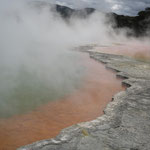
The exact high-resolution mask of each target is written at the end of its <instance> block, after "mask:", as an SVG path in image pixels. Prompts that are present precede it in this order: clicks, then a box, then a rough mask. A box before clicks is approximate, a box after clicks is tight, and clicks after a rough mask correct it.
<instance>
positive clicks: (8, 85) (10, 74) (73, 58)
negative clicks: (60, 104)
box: [0, 53, 85, 118]
mask: <svg viewBox="0 0 150 150" xmlns="http://www.w3.org/2000/svg"><path fill="white" fill-rule="evenodd" d="M80 59H81V58H80V55H79V54H75V53H67V54H61V55H58V56H57V58H56V59H55V61H50V62H49V64H47V65H46V66H45V63H42V61H41V63H40V61H35V62H34V63H33V61H32V64H30V65H29V63H22V64H20V65H18V64H17V67H12V66H11V67H10V66H9V67H8V66H4V65H0V67H1V74H0V83H1V85H0V118H6V117H11V116H13V115H16V114H22V113H26V112H29V111H32V110H34V109H35V108H37V107H38V106H40V105H42V104H46V103H48V102H49V101H54V100H58V99H60V98H62V97H64V96H65V95H67V94H69V93H71V92H73V91H74V90H76V89H78V88H79V87H80V86H81V84H82V78H83V76H84V72H85V67H84V66H83V65H81V63H79V62H80ZM37 62H38V63H37ZM40 64H42V65H41V66H40Z"/></svg>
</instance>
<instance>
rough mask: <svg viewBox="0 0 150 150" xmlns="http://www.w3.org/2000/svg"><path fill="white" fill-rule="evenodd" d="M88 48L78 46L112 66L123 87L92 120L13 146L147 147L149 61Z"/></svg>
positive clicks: (47, 149)
mask: <svg viewBox="0 0 150 150" xmlns="http://www.w3.org/2000/svg"><path fill="white" fill-rule="evenodd" d="M90 48H91V47H81V48H80V50H81V51H84V52H85V51H86V52H88V53H89V55H90V57H91V58H93V59H95V60H97V61H99V62H102V63H105V65H106V67H107V68H110V69H113V70H115V71H116V72H117V76H119V77H122V78H123V79H124V80H123V84H125V85H126V86H127V87H128V88H127V90H126V91H123V92H120V93H118V94H116V95H115V96H114V97H113V98H112V102H110V103H109V104H108V105H107V107H106V109H105V110H104V115H103V116H101V117H98V118H97V119H96V120H93V121H90V122H83V123H80V124H77V125H74V126H72V127H69V128H66V129H64V130H63V131H62V132H61V133H60V135H58V136H57V137H56V138H53V139H49V140H43V141H39V142H35V143H33V144H31V145H27V146H24V147H21V148H18V149H17V150H150V142H149V141H150V63H145V62H142V61H138V60H135V59H133V58H130V57H125V56H121V55H113V54H104V53H98V52H92V51H88V50H89V49H90ZM108 80H109V79H108Z"/></svg>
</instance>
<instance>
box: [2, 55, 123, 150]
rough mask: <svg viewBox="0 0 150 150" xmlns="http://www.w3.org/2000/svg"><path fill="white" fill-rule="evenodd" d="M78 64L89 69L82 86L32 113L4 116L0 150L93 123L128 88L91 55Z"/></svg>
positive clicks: (11, 149) (84, 75) (83, 57)
mask: <svg viewBox="0 0 150 150" xmlns="http://www.w3.org/2000/svg"><path fill="white" fill-rule="evenodd" d="M79 63H80V65H82V66H83V68H86V69H85V70H86V73H85V74H83V77H82V80H81V79H80V80H81V81H80V82H81V84H80V87H78V86H77V87H78V88H76V89H75V90H72V91H70V93H68V94H67V95H65V96H63V97H61V98H58V99H55V101H49V102H48V101H46V102H44V104H42V103H41V104H40V105H39V106H38V107H37V108H36V109H33V110H32V111H31V110H30V111H26V112H24V113H20V114H14V115H13V116H9V117H6V118H4V117H1V119H0V149H1V150H15V149H16V148H17V147H20V146H23V145H26V144H30V143H32V142H35V141H38V140H43V139H48V138H52V137H54V136H56V135H58V134H59V132H60V131H61V130H62V129H63V128H66V127H68V126H70V125H73V124H76V123H79V122H83V121H89V120H93V119H95V118H96V117H98V116H100V115H102V114H103V110H104V108H105V107H106V105H107V103H108V102H110V101H111V99H112V96H113V95H114V94H116V93H117V92H119V91H121V90H124V89H125V87H123V86H122V84H121V79H118V78H116V75H115V73H114V72H113V71H111V70H108V69H106V68H105V66H104V65H103V64H101V63H99V62H96V61H95V60H93V59H90V58H89V56H88V54H81V59H80V60H79ZM78 81H79V80H78Z"/></svg>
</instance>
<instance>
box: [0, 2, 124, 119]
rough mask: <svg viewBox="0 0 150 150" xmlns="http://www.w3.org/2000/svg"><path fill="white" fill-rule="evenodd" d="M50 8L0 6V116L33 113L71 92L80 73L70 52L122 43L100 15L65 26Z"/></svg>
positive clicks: (77, 59) (15, 4) (22, 4)
mask: <svg viewBox="0 0 150 150" xmlns="http://www.w3.org/2000/svg"><path fill="white" fill-rule="evenodd" d="M50 10H53V9H50V6H47V7H46V6H45V7H42V8H36V7H34V6H33V5H31V3H28V1H19V0H18V1H16V0H12V1H9V0H2V1H1V2H0V39H1V40H0V70H1V73H0V116H1V117H7V116H11V115H14V114H17V113H21V112H26V111H29V110H31V109H33V108H36V107H37V106H39V105H40V104H41V103H44V102H47V101H49V100H55V99H58V98H60V97H63V96H64V95H66V94H68V93H70V92H72V91H73V90H75V89H77V88H78V87H79V86H80V84H81V83H82V82H81V81H82V78H83V77H84V73H85V71H86V68H84V66H82V65H81V64H80V63H79V62H80V55H79V54H78V53H75V52H73V51H70V50H71V48H73V47H75V46H79V45H84V44H89V43H99V44H106V43H107V44H108V43H112V42H114V41H116V40H118V39H119V40H120V39H121V40H122V39H126V38H125V37H124V33H122V34H120V36H118V35H116V34H115V33H114V32H113V29H112V28H111V25H110V24H109V25H106V22H107V21H108V20H107V19H106V18H105V15H104V14H102V13H100V12H95V13H94V14H92V15H90V16H89V17H87V18H86V19H79V18H77V17H73V18H70V20H69V22H67V21H65V20H64V19H62V18H61V17H60V15H59V14H57V13H56V12H55V11H54V10H53V11H50Z"/></svg>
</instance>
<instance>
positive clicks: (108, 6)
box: [47, 0, 150, 16]
mask: <svg viewBox="0 0 150 150" xmlns="http://www.w3.org/2000/svg"><path fill="white" fill-rule="evenodd" d="M47 1H51V2H54V3H57V4H61V5H66V6H69V7H72V8H83V7H92V8H96V9H98V10H100V11H104V12H115V13H118V14H124V15H133V16H134V15H136V14H137V13H138V12H139V11H141V10H144V9H145V8H146V7H150V0H47Z"/></svg>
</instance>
